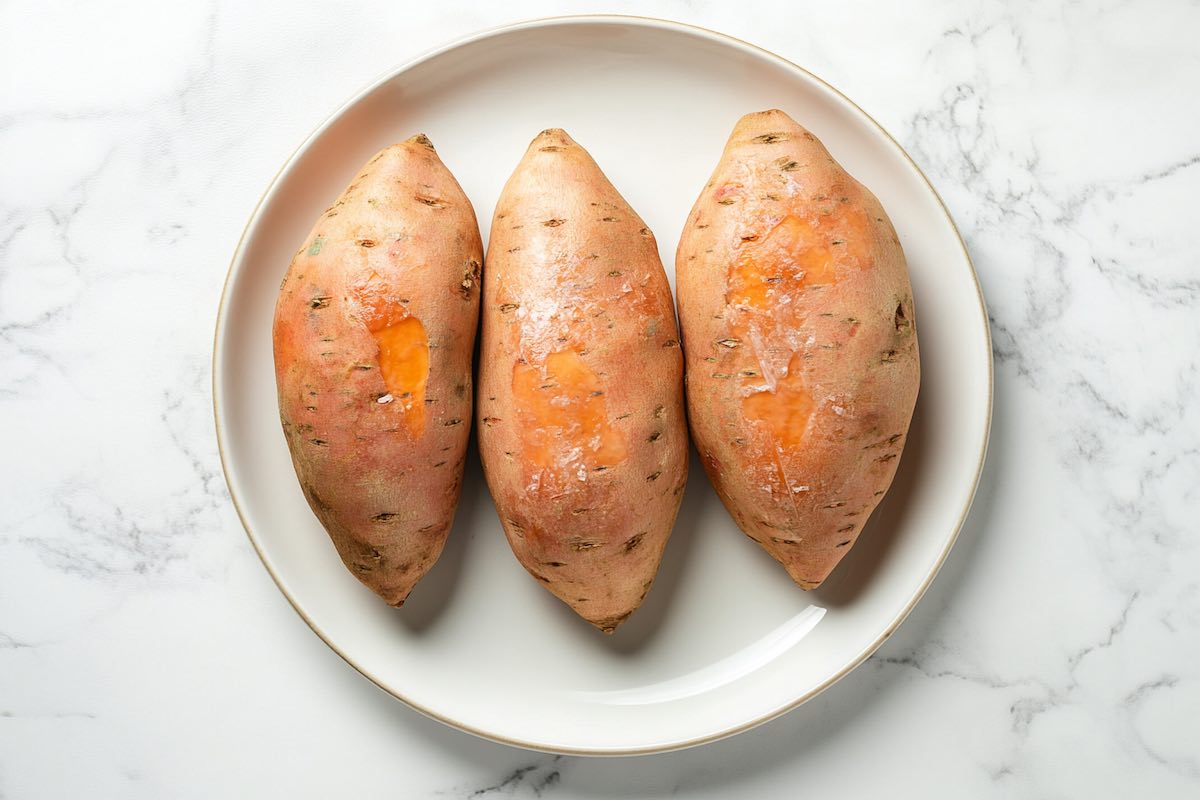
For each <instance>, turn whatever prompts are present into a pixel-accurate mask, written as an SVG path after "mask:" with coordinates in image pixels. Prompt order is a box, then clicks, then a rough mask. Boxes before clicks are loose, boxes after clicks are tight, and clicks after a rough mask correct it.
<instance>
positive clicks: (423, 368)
mask: <svg viewBox="0 0 1200 800" xmlns="http://www.w3.org/2000/svg"><path fill="white" fill-rule="evenodd" d="M371 334H372V335H373V336H374V337H375V341H376V342H377V343H378V344H379V371H380V373H381V374H382V375H383V383H384V385H385V386H387V390H388V394H390V395H391V396H392V402H394V403H398V404H399V407H400V408H401V409H403V411H404V423H405V425H406V426H407V427H408V432H409V433H410V434H412V435H413V437H414V438H415V437H418V436H420V435H421V434H422V433H424V432H425V384H426V382H427V381H428V380H429V337H428V336H426V335H425V326H424V325H422V324H421V321H420V320H419V319H417V318H416V317H405V318H404V319H402V320H400V321H399V322H397V323H396V324H395V325H389V326H388V327H386V328H381V329H379V330H373V331H371Z"/></svg>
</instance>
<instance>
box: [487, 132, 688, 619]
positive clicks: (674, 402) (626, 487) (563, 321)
mask: <svg viewBox="0 0 1200 800" xmlns="http://www.w3.org/2000/svg"><path fill="white" fill-rule="evenodd" d="M486 263H487V268H486V270H485V271H484V300H483V322H482V349H481V366H480V375H479V400H478V404H477V409H478V411H477V413H478V416H479V426H478V430H479V449H480V455H481V457H482V459H483V467H484V474H485V475H486V477H487V482H488V486H489V488H490V489H491V493H492V498H493V500H494V501H495V503H496V507H497V510H498V511H499V513H500V519H501V523H502V524H503V527H504V532H505V535H506V536H507V538H508V541H509V544H510V545H511V546H512V549H513V552H514V554H515V555H516V556H517V559H518V560H519V561H520V562H521V564H522V565H523V566H524V567H525V569H526V570H528V571H529V573H530V574H531V575H533V576H534V577H535V578H536V579H537V580H539V581H540V582H541V583H542V584H543V585H544V586H545V588H546V589H548V590H549V591H550V592H552V593H553V594H554V595H556V596H557V597H559V598H560V599H561V600H562V601H563V602H565V603H566V604H567V605H569V606H570V607H571V608H572V609H574V610H575V611H576V612H577V613H578V614H579V615H580V616H582V617H583V618H584V619H586V620H587V621H588V622H590V623H592V624H593V625H594V626H596V627H597V628H599V629H601V630H603V631H605V632H606V633H611V632H612V631H613V630H614V629H615V628H616V627H617V625H619V624H620V623H621V622H622V621H624V620H625V619H626V618H627V617H628V616H629V615H630V614H631V613H632V612H633V611H634V609H636V608H637V607H638V605H640V603H641V602H642V599H643V598H644V597H645V595H646V593H647V592H648V591H649V588H650V585H651V582H652V581H653V580H654V576H655V573H656V572H657V570H658V565H659V562H660V560H661V558H662V553H663V548H664V547H665V546H666V543H667V539H668V537H669V536H670V533H671V528H672V526H673V524H674V520H675V516H676V513H677V512H678V510H679V503H680V500H681V499H682V497H681V496H682V493H683V487H684V483H685V481H686V479H687V429H686V422H685V417H684V409H683V383H682V381H683V357H682V354H681V350H680V346H679V333H678V328H677V326H676V321H675V309H674V306H673V303H672V301H671V293H670V287H669V285H668V283H667V278H666V274H665V272H664V271H663V267H662V262H661V261H660V260H659V257H658V247H657V245H656V243H655V240H654V236H653V234H651V232H650V231H649V229H648V228H647V227H646V225H645V223H643V222H642V220H641V218H639V217H638V215H637V214H636V213H634V211H633V209H631V208H630V207H629V205H628V203H626V202H625V200H624V199H623V198H622V197H621V195H620V194H619V193H618V192H617V190H616V189H615V188H614V187H613V186H612V184H611V183H609V181H608V179H607V178H606V177H605V176H604V174H603V173H602V172H601V171H600V168H599V167H598V166H597V165H596V163H595V162H594V161H593V160H592V158H591V156H590V155H589V154H588V153H587V151H585V150H584V149H583V148H582V147H580V146H579V145H578V144H576V143H575V142H574V141H573V140H572V139H571V138H570V137H569V136H568V135H567V134H566V133H565V132H563V131H561V130H557V129H555V130H547V131H543V132H542V133H541V134H540V135H539V136H538V137H537V138H535V139H534V140H533V142H532V144H530V146H529V149H528V151H527V152H526V154H525V157H524V158H523V160H522V161H521V163H520V165H519V166H518V167H517V169H516V171H515V172H514V173H513V175H512V177H511V178H510V179H509V181H508V183H507V185H506V186H505V188H504V191H503V192H502V194H501V196H500V199H499V202H498V203H497V206H496V214H495V217H494V219H493V222H492V229H491V238H490V241H489V244H488V255H487V262H486Z"/></svg>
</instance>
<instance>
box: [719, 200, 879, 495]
mask: <svg viewBox="0 0 1200 800" xmlns="http://www.w3.org/2000/svg"><path fill="white" fill-rule="evenodd" d="M834 209H836V210H837V211H839V212H840V213H838V214H833V213H830V214H827V215H822V214H818V215H815V216H813V217H810V218H801V217H797V216H795V215H788V216H785V217H784V218H783V219H781V220H779V221H778V222H777V223H775V224H774V225H773V226H772V227H771V228H770V229H769V230H768V231H767V232H766V233H765V235H758V236H756V235H754V234H753V233H752V234H750V235H749V236H747V237H744V238H743V239H742V242H741V243H740V245H739V246H738V249H737V253H736V256H735V258H734V260H733V263H732V264H731V265H730V268H729V271H728V273H727V275H726V295H725V300H726V303H727V304H728V306H729V308H730V312H731V313H730V314H729V315H728V318H729V320H730V333H731V335H732V337H733V341H735V342H737V343H738V346H742V345H744V346H746V347H748V348H749V349H750V351H751V352H752V353H753V354H754V357H755V358H756V359H757V360H758V364H757V366H758V368H759V372H760V373H761V374H754V375H745V374H743V375H742V377H741V385H742V387H743V390H744V391H745V395H744V396H743V398H742V401H741V409H742V416H743V418H744V419H746V420H752V421H755V422H758V423H760V424H761V425H762V426H763V427H765V428H766V430H767V432H768V436H767V442H764V444H765V445H766V450H765V451H759V453H758V455H759V457H760V458H763V459H765V460H767V461H768V463H771V462H773V467H774V471H775V473H776V476H777V479H778V486H779V488H780V489H781V490H783V491H788V492H789V493H790V489H789V488H788V487H789V481H788V478H787V475H786V474H785V470H784V463H785V461H786V459H787V458H788V456H789V453H790V452H791V451H794V450H796V449H798V448H799V447H800V446H801V444H802V443H803V441H804V437H805V435H806V433H807V431H808V424H809V420H810V418H811V417H812V414H813V411H814V410H815V403H814V401H813V397H812V394H811V392H810V391H809V389H808V387H807V386H805V384H804V379H803V377H802V376H801V374H800V356H799V355H798V354H797V353H796V352H795V351H790V352H785V353H784V354H783V357H782V358H781V357H779V356H777V355H776V356H769V355H768V354H767V353H765V352H760V348H761V349H762V350H769V351H770V350H773V351H778V350H779V349H780V348H785V347H786V348H788V350H791V348H790V347H788V342H789V341H791V342H795V341H797V340H798V339H800V338H801V337H800V336H799V331H800V328H801V327H802V326H803V325H804V322H805V316H806V303H805V301H804V300H805V295H806V294H807V293H808V292H809V291H810V290H812V289H813V288H814V287H818V286H822V287H823V286H832V285H834V284H836V283H837V282H838V280H839V269H838V268H839V266H843V265H847V264H849V265H853V266H859V265H861V264H862V263H864V259H861V258H860V254H861V250H862V247H863V245H864V242H865V233H866V219H865V217H864V216H863V215H862V214H861V213H859V212H855V211H852V210H851V209H849V208H847V207H845V206H844V205H840V204H838V205H835V206H832V207H831V211H832V210H834ZM760 219H761V217H760ZM764 221H765V220H764ZM756 227H761V226H756ZM771 362H774V363H771ZM767 375H769V376H770V378H769V379H768V378H766V377H765V376H767ZM764 384H766V385H764ZM756 449H757V448H756Z"/></svg>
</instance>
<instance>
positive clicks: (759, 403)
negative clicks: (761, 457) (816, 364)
mask: <svg viewBox="0 0 1200 800" xmlns="http://www.w3.org/2000/svg"><path fill="white" fill-rule="evenodd" d="M792 361H793V364H792V366H793V367H794V366H796V365H795V361H796V359H795V358H793V359H792ZM814 405H815V404H814V403H813V398H812V394H810V393H809V391H808V389H807V388H806V387H805V386H804V382H803V381H802V380H801V379H800V375H799V374H798V371H796V370H789V372H788V374H787V375H786V376H784V378H783V379H782V380H780V381H779V383H778V384H777V385H776V387H775V391H773V392H772V391H770V390H764V391H759V392H753V393H752V394H749V395H747V396H746V397H745V398H743V400H742V414H743V415H744V416H745V417H746V419H752V420H757V421H758V422H761V423H763V424H764V425H766V426H767V427H768V428H769V429H770V431H771V434H772V437H771V438H772V439H773V441H774V442H775V443H776V444H777V445H779V446H780V447H782V448H783V449H784V451H788V450H791V449H793V448H797V447H799V446H800V443H801V442H802V441H804V433H805V431H806V430H807V429H808V420H809V417H811V416H812V412H813V407H814Z"/></svg>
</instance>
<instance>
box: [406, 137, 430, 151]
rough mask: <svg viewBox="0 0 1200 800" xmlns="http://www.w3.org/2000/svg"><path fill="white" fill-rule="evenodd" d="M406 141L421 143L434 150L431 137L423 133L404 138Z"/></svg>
mask: <svg viewBox="0 0 1200 800" xmlns="http://www.w3.org/2000/svg"><path fill="white" fill-rule="evenodd" d="M404 143H405V144H419V145H421V146H422V147H428V148H429V149H430V150H434V146H433V142H431V141H429V137H428V136H426V135H425V134H423V133H418V134H417V135H416V136H410V137H409V138H407V139H405V140H404Z"/></svg>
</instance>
